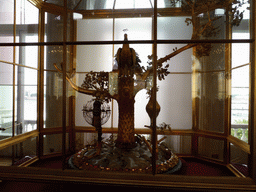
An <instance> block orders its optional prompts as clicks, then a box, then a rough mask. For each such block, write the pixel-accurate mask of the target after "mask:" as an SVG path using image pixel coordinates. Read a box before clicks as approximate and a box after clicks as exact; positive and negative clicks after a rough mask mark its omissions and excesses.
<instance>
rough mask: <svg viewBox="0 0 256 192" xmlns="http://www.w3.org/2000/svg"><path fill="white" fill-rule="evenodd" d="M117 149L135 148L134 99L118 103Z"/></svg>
mask: <svg viewBox="0 0 256 192" xmlns="http://www.w3.org/2000/svg"><path fill="white" fill-rule="evenodd" d="M118 110H119V120H118V138H117V140H116V146H117V147H118V148H125V149H130V148H133V147H135V138H134V99H133V98H132V99H129V100H125V101H119V102H118Z"/></svg>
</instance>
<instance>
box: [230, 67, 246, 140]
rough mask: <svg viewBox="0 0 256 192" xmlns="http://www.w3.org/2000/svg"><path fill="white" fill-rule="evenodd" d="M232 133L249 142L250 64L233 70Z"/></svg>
mask: <svg viewBox="0 0 256 192" xmlns="http://www.w3.org/2000/svg"><path fill="white" fill-rule="evenodd" d="M231 98H232V100H231V135H232V136H234V137H237V138H239V139H241V140H242V141H245V142H248V118H249V65H247V66H244V67H240V68H237V69H234V70H232V97H231Z"/></svg>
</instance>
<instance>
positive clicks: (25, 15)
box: [16, 0, 39, 24]
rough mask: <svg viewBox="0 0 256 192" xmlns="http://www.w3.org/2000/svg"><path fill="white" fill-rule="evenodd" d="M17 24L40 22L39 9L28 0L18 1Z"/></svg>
mask: <svg viewBox="0 0 256 192" xmlns="http://www.w3.org/2000/svg"><path fill="white" fill-rule="evenodd" d="M16 7H17V10H16V24H38V18H39V9H38V8H37V7H35V6H34V5H33V4H32V3H30V2H29V1H27V0H19V1H16Z"/></svg>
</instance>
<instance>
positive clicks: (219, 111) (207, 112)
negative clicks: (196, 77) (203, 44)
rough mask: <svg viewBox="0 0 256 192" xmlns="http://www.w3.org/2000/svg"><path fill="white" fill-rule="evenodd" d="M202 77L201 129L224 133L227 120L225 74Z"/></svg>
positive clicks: (209, 74)
mask: <svg viewBox="0 0 256 192" xmlns="http://www.w3.org/2000/svg"><path fill="white" fill-rule="evenodd" d="M201 75H202V79H203V80H202V81H203V82H202V88H201V94H202V95H201V98H200V99H199V128H200V129H202V130H207V131H216V132H224V120H225V118H224V117H225V113H224V112H225V92H224V90H225V75H224V72H219V73H204V74H201Z"/></svg>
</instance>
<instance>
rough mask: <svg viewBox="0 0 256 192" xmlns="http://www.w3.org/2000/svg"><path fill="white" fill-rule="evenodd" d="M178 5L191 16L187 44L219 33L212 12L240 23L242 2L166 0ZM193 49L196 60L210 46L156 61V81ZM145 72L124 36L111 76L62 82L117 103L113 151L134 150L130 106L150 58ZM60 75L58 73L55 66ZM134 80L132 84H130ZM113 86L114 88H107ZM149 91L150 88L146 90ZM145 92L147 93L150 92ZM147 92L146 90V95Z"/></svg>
mask: <svg viewBox="0 0 256 192" xmlns="http://www.w3.org/2000/svg"><path fill="white" fill-rule="evenodd" d="M178 2H181V7H182V10H183V11H184V12H187V13H189V14H190V15H191V17H190V18H187V19H185V23H186V24H187V26H192V28H193V32H192V36H191V40H202V39H209V38H212V37H214V36H216V35H217V34H218V33H219V30H220V29H219V26H218V25H217V24H216V23H217V21H218V20H219V19H220V18H221V16H218V15H215V14H213V13H212V12H213V11H214V10H215V9H219V8H222V9H225V10H226V15H227V17H228V18H229V21H230V25H232V26H238V25H239V24H240V22H241V20H242V19H243V12H241V11H240V10H239V8H240V7H242V5H243V4H245V3H246V1H245V0H170V3H172V4H173V5H175V4H176V3H178ZM201 14H203V17H204V19H202V20H200V21H199V17H198V16H199V15H201ZM193 47H195V48H196V49H195V50H196V51H195V54H196V57H198V58H200V57H203V56H208V55H209V54H210V51H211V48H212V45H211V43H197V42H196V41H194V43H189V44H187V45H185V46H183V47H181V48H179V49H178V48H175V49H173V50H172V52H171V53H170V54H168V55H166V56H165V57H163V58H160V59H158V60H157V64H156V65H157V73H158V74H157V76H158V79H159V80H164V78H165V76H167V75H168V74H169V71H168V68H169V64H164V63H165V62H167V61H168V60H170V59H171V58H173V57H175V56H176V55H178V54H180V53H182V52H184V51H185V50H188V49H190V48H193ZM148 59H149V61H148V67H147V69H146V68H144V67H141V66H140V62H141V61H140V59H139V57H138V55H137V53H136V52H135V50H134V49H132V48H130V47H129V42H128V36H127V34H125V35H124V43H123V47H122V48H119V49H118V51H117V53H116V61H117V64H118V67H117V68H116V69H113V71H112V72H89V73H88V74H87V75H86V77H85V80H84V83H83V84H82V85H81V86H80V87H79V86H77V85H75V84H74V83H73V82H72V80H71V77H70V76H69V75H67V77H66V79H67V80H68V82H69V83H70V84H71V86H72V87H73V88H74V89H75V90H76V91H78V92H80V93H83V94H87V95H92V96H93V97H96V99H97V100H107V101H109V100H111V99H115V100H116V101H117V102H118V112H119V118H118V137H117V140H116V147H118V148H121V149H132V148H134V147H135V145H136V144H135V142H136V139H135V132H134V102H135V99H134V98H135V95H136V93H138V92H139V91H140V90H142V89H145V88H146V87H147V82H148V81H149V79H150V76H151V75H152V73H153V69H152V65H153V63H152V56H148ZM55 67H56V68H57V69H58V70H59V71H60V72H61V69H60V68H58V67H57V65H55ZM134 77H136V84H135V83H134V81H135V78H134ZM114 81H115V82H116V84H117V88H115V87H111V86H113V83H111V82H114ZM150 88H152V87H150ZM150 88H149V89H150ZM150 91H151V90H148V93H150Z"/></svg>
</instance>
